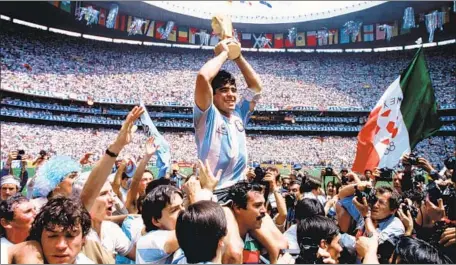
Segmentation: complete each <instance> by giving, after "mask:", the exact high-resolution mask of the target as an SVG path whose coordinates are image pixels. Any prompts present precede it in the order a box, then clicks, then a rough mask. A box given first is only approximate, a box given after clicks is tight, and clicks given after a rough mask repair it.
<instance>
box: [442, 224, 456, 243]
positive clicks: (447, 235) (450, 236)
mask: <svg viewBox="0 0 456 265" xmlns="http://www.w3.org/2000/svg"><path fill="white" fill-rule="evenodd" d="M439 243H440V244H441V245H443V246H444V247H449V246H451V245H456V227H448V228H447V229H445V231H443V233H442V236H441V237H440V241H439Z"/></svg>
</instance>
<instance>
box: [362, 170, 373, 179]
mask: <svg viewBox="0 0 456 265" xmlns="http://www.w3.org/2000/svg"><path fill="white" fill-rule="evenodd" d="M364 176H366V178H367V179H370V178H371V177H372V172H371V171H370V170H366V172H364Z"/></svg>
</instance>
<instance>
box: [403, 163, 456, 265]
mask: <svg viewBox="0 0 456 265" xmlns="http://www.w3.org/2000/svg"><path fill="white" fill-rule="evenodd" d="M451 161H452V158H449V159H446V160H445V167H446V168H447V169H448V171H451V170H454V169H453V168H452V167H454V163H453V164H452V163H451ZM402 163H403V164H404V167H405V168H406V171H405V172H406V173H405V174H404V178H403V181H402V186H403V187H404V188H405V189H404V190H405V194H407V196H408V197H410V198H411V199H412V200H413V202H414V204H415V205H416V206H417V208H418V209H419V211H418V214H417V218H416V219H415V222H414V227H415V229H416V235H417V237H419V238H421V239H423V240H425V241H427V242H429V243H430V244H431V245H434V246H436V247H438V248H440V249H441V250H442V251H443V252H444V253H445V254H447V255H448V256H450V258H452V259H453V260H454V259H456V253H455V252H454V251H450V248H451V246H452V245H453V244H455V243H454V242H455V241H456V239H455V238H456V234H455V233H456V232H455V229H454V228H455V227H456V210H455V209H456V191H455V188H454V182H453V178H452V179H445V177H443V176H441V175H440V174H439V173H438V172H437V171H436V170H435V169H434V167H433V166H432V165H431V163H429V162H428V161H427V160H426V159H425V158H422V157H417V156H416V155H414V154H410V155H405V156H404V157H403V158H402ZM424 172H426V173H427V174H428V175H429V176H430V179H429V182H428V184H427V185H426V186H425V185H424V181H425V176H424Z"/></svg>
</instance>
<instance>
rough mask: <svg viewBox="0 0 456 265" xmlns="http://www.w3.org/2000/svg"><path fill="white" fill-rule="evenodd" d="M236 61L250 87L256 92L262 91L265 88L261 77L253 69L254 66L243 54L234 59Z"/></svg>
mask: <svg viewBox="0 0 456 265" xmlns="http://www.w3.org/2000/svg"><path fill="white" fill-rule="evenodd" d="M234 62H235V63H236V64H237V66H238V67H239V70H241V72H242V75H243V76H244V79H245V82H246V83H247V86H248V88H250V89H253V90H254V91H255V92H256V93H260V92H261V90H262V89H263V85H262V84H261V80H260V77H259V76H258V74H257V73H256V72H255V70H253V68H252V66H251V65H250V64H249V63H248V62H247V60H246V59H245V58H244V56H242V54H241V56H239V57H238V58H237V59H234Z"/></svg>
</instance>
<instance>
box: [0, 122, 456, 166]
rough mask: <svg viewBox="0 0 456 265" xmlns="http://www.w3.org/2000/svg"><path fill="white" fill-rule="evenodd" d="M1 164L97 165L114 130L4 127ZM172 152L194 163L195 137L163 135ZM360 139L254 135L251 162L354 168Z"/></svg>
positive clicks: (437, 154)
mask: <svg viewBox="0 0 456 265" xmlns="http://www.w3.org/2000/svg"><path fill="white" fill-rule="evenodd" d="M1 127H2V135H3V137H2V138H1V159H2V161H5V159H6V158H7V156H8V152H9V151H11V150H25V151H26V152H27V154H28V155H30V156H31V159H34V158H36V157H37V156H38V154H39V152H40V151H41V150H46V151H47V152H49V153H50V154H53V155H69V156H71V157H73V158H74V159H79V158H81V157H82V156H84V154H85V153H87V152H92V153H94V159H98V158H99V157H100V156H101V155H102V154H103V152H104V147H105V146H106V145H107V144H108V143H109V141H110V139H112V137H113V135H115V133H116V131H115V130H114V129H100V128H99V129H91V128H71V127H64V126H47V125H35V124H26V123H12V122H2V123H1ZM138 134H140V135H141V136H139V137H137V138H135V139H134V140H133V142H132V143H131V144H130V145H129V146H127V147H126V149H125V153H127V154H132V155H135V153H136V152H135V150H138V149H139V148H140V147H141V140H142V139H141V137H145V136H143V133H140V132H138ZM163 135H164V137H165V139H166V140H167V141H168V142H169V144H170V146H171V153H172V159H173V160H175V161H179V162H194V159H195V157H196V143H195V139H194V134H193V133H192V132H179V133H177V132H165V133H163ZM356 142H357V139H356V137H340V136H324V137H320V136H285V135H264V134H250V135H248V136H247V147H248V150H249V160H250V161H257V162H266V161H276V163H283V162H285V163H301V164H303V165H309V166H316V165H328V164H331V165H332V166H334V167H338V168H340V167H343V166H347V167H349V166H351V165H352V163H353V158H354V157H355V152H356ZM455 149H456V141H455V138H454V137H450V136H448V137H443V136H441V137H432V138H429V139H426V140H423V141H422V142H420V143H419V144H418V145H417V147H416V152H417V153H418V154H419V155H421V156H423V157H426V158H427V159H428V160H429V161H431V163H434V164H435V165H436V166H438V167H442V166H443V164H442V161H441V159H442V157H447V156H449V155H450V154H451V152H452V151H453V150H455Z"/></svg>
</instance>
